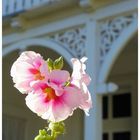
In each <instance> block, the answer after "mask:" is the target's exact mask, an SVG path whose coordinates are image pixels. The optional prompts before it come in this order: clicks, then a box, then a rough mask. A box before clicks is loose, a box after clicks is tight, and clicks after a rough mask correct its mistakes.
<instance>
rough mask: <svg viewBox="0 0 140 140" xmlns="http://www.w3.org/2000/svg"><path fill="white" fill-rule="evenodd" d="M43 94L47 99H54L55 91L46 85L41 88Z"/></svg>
mask: <svg viewBox="0 0 140 140" xmlns="http://www.w3.org/2000/svg"><path fill="white" fill-rule="evenodd" d="M43 92H44V94H45V95H46V98H47V99H48V100H52V99H56V98H57V96H56V95H55V91H54V89H52V88H51V87H47V88H45V89H44V90H43Z"/></svg>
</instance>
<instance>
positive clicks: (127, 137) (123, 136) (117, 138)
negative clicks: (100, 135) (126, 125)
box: [113, 132, 131, 140]
mask: <svg viewBox="0 0 140 140" xmlns="http://www.w3.org/2000/svg"><path fill="white" fill-rule="evenodd" d="M113 140H131V133H130V132H118V133H114V134H113Z"/></svg>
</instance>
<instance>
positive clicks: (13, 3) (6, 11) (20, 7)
mask: <svg viewBox="0 0 140 140" xmlns="http://www.w3.org/2000/svg"><path fill="white" fill-rule="evenodd" d="M54 1H58V0H3V1H2V11H3V14H2V15H3V16H8V15H12V14H15V13H18V12H21V11H24V10H28V9H30V8H33V7H37V6H40V5H42V4H44V3H49V2H54Z"/></svg>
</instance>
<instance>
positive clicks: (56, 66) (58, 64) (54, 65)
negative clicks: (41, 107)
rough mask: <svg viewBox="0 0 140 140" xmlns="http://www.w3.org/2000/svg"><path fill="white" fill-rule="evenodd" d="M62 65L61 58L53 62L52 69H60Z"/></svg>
mask: <svg viewBox="0 0 140 140" xmlns="http://www.w3.org/2000/svg"><path fill="white" fill-rule="evenodd" d="M63 64H64V62H63V57H62V56H61V57H59V58H58V59H56V60H55V61H54V62H53V68H54V69H62V68H63Z"/></svg>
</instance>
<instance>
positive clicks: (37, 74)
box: [35, 70, 45, 80]
mask: <svg viewBox="0 0 140 140" xmlns="http://www.w3.org/2000/svg"><path fill="white" fill-rule="evenodd" d="M44 78H45V77H44V76H42V75H41V73H40V71H39V70H38V71H37V73H36V74H35V80H43V79H44Z"/></svg>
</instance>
